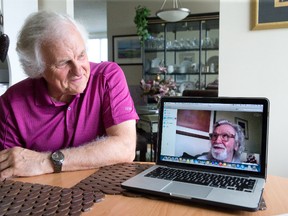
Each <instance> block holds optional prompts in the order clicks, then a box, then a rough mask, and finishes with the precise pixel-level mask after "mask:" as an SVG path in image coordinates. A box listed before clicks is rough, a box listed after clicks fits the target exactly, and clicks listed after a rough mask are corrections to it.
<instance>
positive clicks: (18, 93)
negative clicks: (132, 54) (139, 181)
mask: <svg viewBox="0 0 288 216" xmlns="http://www.w3.org/2000/svg"><path fill="white" fill-rule="evenodd" d="M86 38H87V34H86V32H85V31H84V30H83V28H82V27H81V26H80V25H79V24H78V23H76V22H75V21H74V20H73V19H71V18H69V17H68V16H64V15H60V14H57V13H53V12H45V11H41V12H37V13H35V14H32V15H31V16H30V17H28V19H27V20H26V22H25V23H24V26H23V27H22V30H21V31H20V34H19V36H18V41H17V52H18V55H19V58H20V62H21V64H22V66H23V68H24V71H25V73H26V74H27V75H28V77H29V78H27V79H25V80H23V81H21V82H19V83H17V84H15V85H14V86H11V87H10V88H9V89H8V90H7V91H6V93H5V94H4V95H2V96H1V98H0V150H1V152H0V179H4V178H9V177H12V176H33V175H40V174H45V173H52V172H60V171H72V170H82V169H89V168H96V167H100V166H104V165H111V164H115V163H120V162H130V161H132V160H133V159H134V156H135V145H136V131H135V120H137V119H138V116H137V113H136V111H135V108H134V104H133V101H132V99H131V96H130V93H129V90H128V87H127V83H126V80H125V76H124V74H123V71H122V70H121V69H120V67H119V66H118V65H117V64H115V63H109V62H104V63H99V64H96V63H91V62H89V61H88V59H87V53H86Z"/></svg>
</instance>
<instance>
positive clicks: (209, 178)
mask: <svg viewBox="0 0 288 216" xmlns="http://www.w3.org/2000/svg"><path fill="white" fill-rule="evenodd" d="M145 176H146V177H152V178H159V179H165V180H173V181H179V182H185V183H192V184H199V185H206V186H212V187H217V188H225V189H230V190H237V191H245V192H252V190H253V188H254V185H255V183H256V180H255V179H250V178H244V177H234V176H228V175H220V174H214V173H203V172H196V171H190V170H179V169H173V168H166V167H158V168H156V169H155V170H153V171H151V172H150V173H148V174H146V175H145Z"/></svg>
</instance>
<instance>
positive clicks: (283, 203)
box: [13, 169, 288, 216]
mask: <svg viewBox="0 0 288 216" xmlns="http://www.w3.org/2000/svg"><path fill="white" fill-rule="evenodd" d="M95 171H96V169H92V170H85V171H76V172H64V173H58V174H48V175H42V176H34V177H29V178H14V179H13V180H16V181H22V182H29V183H40V184H47V185H52V186H60V187H65V188H69V187H72V186H74V185H75V184H77V183H78V182H79V181H81V180H82V179H84V178H86V177H88V176H89V175H91V174H92V173H94V172H95ZM264 199H265V201H266V205H267V209H266V210H264V211H257V212H246V211H231V210H222V209H219V208H215V207H213V206H206V205H205V206H203V205H199V204H196V203H183V202H172V201H165V200H161V199H148V198H140V197H137V198H132V197H126V196H122V195H106V197H105V200H103V201H102V202H99V203H96V204H94V206H93V208H92V209H91V210H90V211H88V212H84V213H83V214H82V215H83V216H88V215H93V216H95V215H96V216H97V215H105V216H106V215H113V216H114V215H125V216H129V215H133V216H134V215H135V216H137V215H145V216H149V215H151V216H157V215H161V216H162V215H167V216H169V215H171V216H172V215H173V216H174V215H177V216H181V215H183V216H184V215H185V216H187V215H205V216H206V215H213V216H214V215H221V216H222V215H267V216H268V215H269V216H271V215H280V214H288V179H287V178H282V177H277V176H268V180H267V184H266V186H265V191H264Z"/></svg>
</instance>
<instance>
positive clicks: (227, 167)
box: [122, 97, 269, 211]
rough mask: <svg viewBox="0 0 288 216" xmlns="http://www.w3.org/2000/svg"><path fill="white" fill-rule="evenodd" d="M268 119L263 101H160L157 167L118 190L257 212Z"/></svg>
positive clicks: (263, 174)
mask: <svg viewBox="0 0 288 216" xmlns="http://www.w3.org/2000/svg"><path fill="white" fill-rule="evenodd" d="M268 114H269V101H268V100H267V99H266V98H221V97H215V98H200V97H199V98H196V97H163V98H162V99H161V106H160V110H159V125H158V143H157V156H156V164H155V165H153V166H152V167H151V168H149V169H147V170H145V171H143V172H142V173H140V174H138V175H136V176H134V177H132V178H130V179H128V180H127V181H125V182H123V183H122V187H123V188H125V189H128V190H132V191H138V192H144V193H148V194H154V195H160V196H164V197H169V198H179V199H185V200H189V201H193V202H201V203H205V204H213V205H216V206H222V207H231V208H234V209H239V210H249V211H256V210H258V208H259V203H260V201H261V196H262V193H263V190H264V185H265V181H266V174H267V173H266V172H267V171H266V170H267V140H268ZM231 155H232V156H231Z"/></svg>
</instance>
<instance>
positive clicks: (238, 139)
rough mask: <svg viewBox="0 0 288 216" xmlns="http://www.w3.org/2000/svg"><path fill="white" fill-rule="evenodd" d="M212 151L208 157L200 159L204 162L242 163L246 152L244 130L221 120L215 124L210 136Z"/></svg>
mask: <svg viewBox="0 0 288 216" xmlns="http://www.w3.org/2000/svg"><path fill="white" fill-rule="evenodd" d="M210 140H211V150H210V152H209V153H208V154H207V155H203V156H200V157H198V158H197V159H203V160H217V161H222V162H235V163H238V162H241V161H240V157H241V153H242V152H243V150H244V145H245V144H244V134H243V131H242V128H241V127H240V126H239V125H237V124H233V123H231V122H229V121H227V120H219V121H217V122H216V123H215V124H214V130H213V133H211V134H210Z"/></svg>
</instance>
